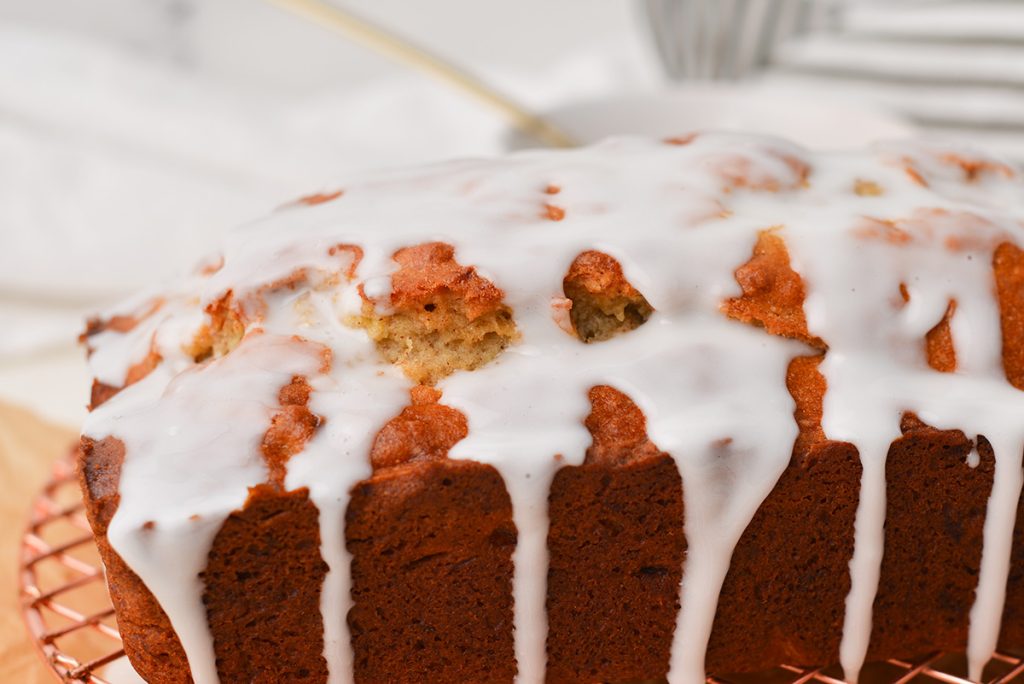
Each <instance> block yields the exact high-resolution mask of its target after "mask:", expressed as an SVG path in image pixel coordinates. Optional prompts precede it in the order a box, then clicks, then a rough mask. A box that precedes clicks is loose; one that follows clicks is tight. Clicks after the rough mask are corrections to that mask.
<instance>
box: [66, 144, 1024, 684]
mask: <svg viewBox="0 0 1024 684" xmlns="http://www.w3.org/2000/svg"><path fill="white" fill-rule="evenodd" d="M1022 246H1024V182H1022V180H1021V175H1020V172H1019V171H1018V170H1016V169H1015V168H1013V167H1012V166H1010V165H1007V164H1005V163H1003V162H1000V161H997V160H995V159H992V158H989V157H987V156H984V155H981V154H978V153H975V152H971V151H965V150H959V149H950V148H945V147H936V146H933V145H925V144H919V143H900V144H889V145H884V146H878V147H876V148H874V149H871V150H868V151H866V152H863V153H859V154H825V153H811V152H809V151H807V150H804V149H801V148H799V147H796V146H794V145H791V144H789V143H786V142H784V141H779V140H771V139H764V138H758V137H751V136H742V135H731V134H729V135H727V134H700V135H691V136H686V137H684V138H678V139H672V140H668V141H647V140H638V139H620V140H611V141H608V142H606V143H603V144H601V145H598V146H596V147H593V148H588V149H582V150H576V151H568V152H529V153H520V154H516V155H513V156H511V157H508V158H506V159H502V160H489V161H463V162H454V163H448V164H443V165H437V166H432V167H427V168H418V169H412V170H404V171H392V172H386V173H378V174H377V175H371V176H370V177H368V178H366V179H364V180H359V181H354V182H352V183H346V184H344V185H343V187H342V188H341V189H339V190H337V191H334V192H330V193H322V194H318V195H313V196H310V197H307V198H303V199H302V200H299V201H298V202H296V203H295V204H293V205H289V206H286V207H283V208H282V209H280V210H279V211H277V212H276V213H275V214H274V215H273V216H271V217H270V218H268V219H266V220H263V221H260V222H257V223H254V224H252V225H249V226H246V227H243V228H241V229H239V230H237V231H235V232H234V233H232V234H231V236H230V237H229V239H228V240H227V241H226V243H225V244H224V247H223V251H222V253H221V254H219V255H216V256H215V257H214V258H212V259H209V260H207V261H206V262H204V263H203V264H202V265H201V266H200V267H198V268H197V269H196V271H195V272H194V273H192V274H190V275H189V276H187V277H185V278H182V279H180V280H179V281H177V282H175V283H173V284H172V285H170V286H169V287H166V288H164V289H162V290H160V291H155V292H152V293H146V294H144V295H140V296H139V297H138V298H136V299H135V300H133V301H131V302H127V303H125V304H124V305H123V306H120V307H117V308H116V309H114V310H113V311H111V312H108V313H107V314H105V315H103V316H100V317H97V318H96V319H94V320H92V321H90V323H89V325H88V328H87V330H86V332H85V334H84V335H83V340H84V342H85V345H86V347H87V349H88V352H89V356H90V364H91V368H92V371H93V374H94V377H95V381H94V385H93V395H92V405H91V413H90V415H89V418H88V420H87V422H86V424H85V427H84V429H83V437H82V449H81V463H80V466H81V467H80V473H81V483H82V489H83V492H84V496H85V500H86V504H87V510H88V514H89V518H90V522H91V524H92V526H93V529H94V531H95V534H96V540H97V544H98V546H99V549H100V552H101V554H102V557H103V560H104V563H105V565H106V570H107V579H108V584H109V588H110V593H111V597H112V599H113V601H114V606H115V609H116V612H117V617H118V624H119V627H120V630H121V633H122V636H123V639H124V646H125V650H126V652H127V654H128V656H129V658H130V659H131V662H132V664H133V665H134V667H135V668H136V669H137V670H138V672H139V673H140V674H141V675H142V676H143V677H144V678H145V679H146V680H147V681H149V682H152V683H154V684H172V683H173V684H185V683H189V682H195V683H196V684H211V683H215V682H224V683H235V682H315V683H322V682H331V683H335V682H349V681H355V682H368V683H384V682H442V683H444V682H511V681H517V682H525V683H534V682H543V681H546V682H551V683H553V684H563V683H572V682H580V683H583V682H588V683H590V682H609V683H625V682H641V681H652V680H653V681H661V680H663V679H667V680H668V681H669V682H672V683H673V684H675V683H696V682H700V681H703V679H704V677H705V674H706V673H708V672H711V673H716V674H727V673H743V672H756V671H760V670H764V669H767V668H771V667H773V666H776V665H779V664H782V663H788V664H793V665H803V666H810V665H824V664H829V663H833V662H838V663H840V664H841V665H842V667H843V669H844V672H845V676H846V678H847V679H848V680H851V681H852V680H855V679H856V678H857V675H858V673H859V671H860V669H861V667H862V666H863V664H864V663H865V662H868V661H873V660H877V659H885V658H892V657H912V656H915V655H918V654H921V653H926V652H930V651H937V650H946V649H949V650H965V651H966V652H967V654H968V660H969V663H970V668H971V674H972V676H973V677H975V678H977V677H978V676H979V674H980V671H981V668H982V666H983V665H984V664H985V663H986V662H987V661H988V659H989V658H990V656H991V655H992V654H993V652H994V650H995V649H996V648H997V647H1011V648H1012V647H1020V646H1024V522H1022V517H1024V509H1022V508H1021V505H1020V503H1019V501H1020V492H1021V483H1022V479H1024V478H1022V453H1024V421H1022V420H1021V416H1024V392H1021V390H1022V389H1024V252H1022V251H1021V247H1022Z"/></svg>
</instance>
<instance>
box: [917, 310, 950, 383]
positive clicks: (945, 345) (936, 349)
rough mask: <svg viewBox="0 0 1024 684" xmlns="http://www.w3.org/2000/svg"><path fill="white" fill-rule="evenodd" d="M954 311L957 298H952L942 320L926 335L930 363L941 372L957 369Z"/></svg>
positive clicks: (926, 353) (925, 343) (927, 354)
mask: <svg viewBox="0 0 1024 684" xmlns="http://www.w3.org/2000/svg"><path fill="white" fill-rule="evenodd" d="M954 313H956V300H955V299H951V300H949V306H947V307H946V312H945V313H944V314H943V315H942V320H941V321H939V322H938V323H936V324H935V327H933V328H932V329H931V330H929V331H928V332H927V333H925V336H924V345H925V355H926V357H927V359H928V365H929V366H931V367H932V368H933V369H935V370H937V371H939V372H940V373H952V372H953V371H955V370H956V350H955V349H954V348H953V331H952V329H951V328H950V321H951V320H952V319H953V314H954Z"/></svg>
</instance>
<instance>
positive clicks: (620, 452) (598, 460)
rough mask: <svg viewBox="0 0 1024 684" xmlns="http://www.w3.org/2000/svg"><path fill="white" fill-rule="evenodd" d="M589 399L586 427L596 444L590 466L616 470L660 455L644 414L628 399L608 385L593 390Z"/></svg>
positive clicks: (592, 446)
mask: <svg viewBox="0 0 1024 684" xmlns="http://www.w3.org/2000/svg"><path fill="white" fill-rule="evenodd" d="M588 396H589V398H590V407H591V409H590V414H589V415H588V416H587V418H586V420H585V421H584V425H586V428H587V430H589V431H590V436H591V438H592V439H593V441H592V442H591V444H590V448H588V449H587V455H586V462H587V463H594V464H601V465H604V466H607V467H613V466H617V465H623V464H625V463H628V462H630V461H634V460H643V459H647V458H654V457H656V456H658V455H661V452H660V450H659V449H658V448H657V447H656V446H654V444H653V443H652V442H651V441H650V439H648V438H647V419H646V418H645V417H644V414H643V411H641V410H640V408H639V407H638V406H637V405H636V404H634V403H633V401H632V400H631V399H630V398H629V397H627V396H626V395H625V394H623V393H622V392H620V391H618V390H617V389H615V388H613V387H609V386H607V385H598V386H596V387H593V388H592V389H591V390H590V392H589V395H588Z"/></svg>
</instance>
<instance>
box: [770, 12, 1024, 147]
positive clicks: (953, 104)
mask: <svg viewBox="0 0 1024 684" xmlns="http://www.w3.org/2000/svg"><path fill="white" fill-rule="evenodd" d="M760 80H761V81H762V82H763V83H764V84H766V85H780V86H786V87H793V88H797V89H799V90H801V91H810V92H814V93H820V94H821V96H822V97H846V98H852V99H854V100H856V101H858V102H862V103H872V104H876V105H879V106H881V107H884V108H887V109H889V110H891V111H894V112H896V113H899V114H901V115H903V116H905V117H906V118H908V119H909V120H910V121H912V122H913V123H915V124H916V125H918V126H920V127H921V128H922V130H923V131H924V132H925V133H926V134H934V135H937V136H942V137H947V138H954V139H958V140H965V141H967V142H971V143H974V144H978V145H983V146H985V147H986V148H988V149H990V150H992V151H994V152H996V153H1001V154H1002V155H1004V156H1008V157H1013V158H1015V159H1018V160H1024V1H1011V0H1005V1H1003V2H991V1H985V2H980V1H979V2H971V1H970V0H966V1H963V0H962V1H959V2H937V1H932V2H907V1H904V2H886V3H871V4H865V3H856V4H850V5H849V6H847V7H846V8H845V9H844V11H843V12H842V14H841V15H840V17H839V20H838V22H837V23H836V25H834V26H833V28H831V29H829V30H827V31H817V32H812V33H808V34H805V35H804V36H802V37H799V38H795V39H791V40H789V41H786V42H784V43H782V44H780V45H779V46H778V47H777V49H776V50H775V51H774V54H773V57H772V63H771V65H770V66H769V68H768V70H767V72H766V73H764V74H763V75H762V76H761V77H760Z"/></svg>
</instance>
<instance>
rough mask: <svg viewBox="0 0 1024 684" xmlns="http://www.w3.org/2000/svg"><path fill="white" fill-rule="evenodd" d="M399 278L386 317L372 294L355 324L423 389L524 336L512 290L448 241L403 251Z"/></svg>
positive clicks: (395, 276)
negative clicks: (467, 262)
mask: <svg viewBox="0 0 1024 684" xmlns="http://www.w3.org/2000/svg"><path fill="white" fill-rule="evenodd" d="M394 260H395V261H396V262H398V265H399V268H398V270H397V271H396V272H395V273H394V274H392V276H391V293H390V302H389V303H390V309H391V311H390V312H389V313H386V314H382V313H379V312H378V311H377V310H376V307H375V306H374V303H373V302H372V301H370V300H369V299H368V298H366V297H365V296H364V301H363V307H362V312H361V314H360V315H358V316H354V317H352V318H350V319H348V321H347V322H348V323H349V324H350V325H353V326H355V327H359V328H362V329H364V330H365V331H366V333H367V334H368V335H369V336H370V339H372V340H373V342H374V343H375V344H376V346H377V349H378V351H379V352H380V353H381V355H382V356H383V357H384V358H385V359H386V360H387V361H389V362H390V363H393V364H395V365H397V366H399V367H400V368H401V369H402V371H403V372H404V373H405V375H406V376H407V377H408V378H409V379H411V380H412V381H414V382H416V383H417V384H421V385H433V384H435V383H436V382H437V381H438V380H440V379H442V378H444V377H446V376H448V375H451V374H452V373H454V372H455V371H458V370H474V369H476V368H479V367H480V366H483V365H484V364H486V363H488V362H490V361H492V360H493V359H494V358H496V357H497V356H498V355H499V354H501V352H502V351H504V349H505V347H507V346H508V345H509V344H511V343H512V342H513V341H514V340H516V339H517V338H518V336H519V332H518V330H517V329H516V324H515V321H514V319H513V316H512V310H511V309H510V308H509V307H508V306H506V305H505V304H504V302H503V298H504V296H505V295H504V292H502V291H501V290H500V289H499V288H498V287H496V286H495V285H494V283H492V282H491V281H490V280H488V279H486V278H484V277H483V276H481V275H479V274H478V273H477V272H476V269H475V268H474V267H472V266H463V265H462V264H459V263H458V261H456V260H455V251H454V249H453V248H452V247H451V245H447V244H444V243H427V244H423V245H416V246H414V247H406V248H403V249H400V250H399V251H398V252H396V253H395V255H394Z"/></svg>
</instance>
